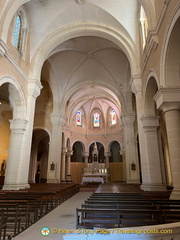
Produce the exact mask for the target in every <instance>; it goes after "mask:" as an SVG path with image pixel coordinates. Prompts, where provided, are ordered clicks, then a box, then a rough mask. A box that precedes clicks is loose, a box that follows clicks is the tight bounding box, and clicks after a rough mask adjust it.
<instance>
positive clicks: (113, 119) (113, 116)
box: [110, 110, 116, 125]
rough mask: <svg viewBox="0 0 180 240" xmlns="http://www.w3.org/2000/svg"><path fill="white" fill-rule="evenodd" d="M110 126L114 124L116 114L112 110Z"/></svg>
mask: <svg viewBox="0 0 180 240" xmlns="http://www.w3.org/2000/svg"><path fill="white" fill-rule="evenodd" d="M110 114H111V125H115V124H116V112H115V111H114V110H111V113H110Z"/></svg>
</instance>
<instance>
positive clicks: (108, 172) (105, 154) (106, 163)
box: [104, 152, 111, 183]
mask: <svg viewBox="0 0 180 240" xmlns="http://www.w3.org/2000/svg"><path fill="white" fill-rule="evenodd" d="M104 156H105V161H106V162H105V166H106V168H107V175H106V179H105V181H106V182H107V183H109V182H110V169H109V157H110V156H111V153H110V152H105V153H104Z"/></svg>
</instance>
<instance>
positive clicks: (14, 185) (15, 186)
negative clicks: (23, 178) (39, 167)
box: [2, 183, 30, 190]
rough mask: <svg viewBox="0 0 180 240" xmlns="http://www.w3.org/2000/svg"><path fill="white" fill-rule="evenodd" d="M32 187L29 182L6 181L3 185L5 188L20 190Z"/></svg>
mask: <svg viewBox="0 0 180 240" xmlns="http://www.w3.org/2000/svg"><path fill="white" fill-rule="evenodd" d="M25 188H30V185H29V184H28V183H5V184H4V186H3V188H2V189H3V190H20V189H25Z"/></svg>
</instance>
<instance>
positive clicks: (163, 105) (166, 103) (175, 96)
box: [154, 87, 180, 112]
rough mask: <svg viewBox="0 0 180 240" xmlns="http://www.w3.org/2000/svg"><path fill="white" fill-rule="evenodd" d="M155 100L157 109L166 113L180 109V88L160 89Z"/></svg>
mask: <svg viewBox="0 0 180 240" xmlns="http://www.w3.org/2000/svg"><path fill="white" fill-rule="evenodd" d="M154 100H155V101H156V105H157V108H158V109H160V110H162V111H164V112H166V111H170V110H175V109H180V87H176V88H175V87H170V88H160V89H159V91H158V92H157V93H156V95H155V96H154Z"/></svg>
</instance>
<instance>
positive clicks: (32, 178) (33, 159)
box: [29, 147, 38, 183]
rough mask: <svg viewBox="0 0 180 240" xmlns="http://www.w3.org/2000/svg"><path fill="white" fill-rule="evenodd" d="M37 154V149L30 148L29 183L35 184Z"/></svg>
mask: <svg viewBox="0 0 180 240" xmlns="http://www.w3.org/2000/svg"><path fill="white" fill-rule="evenodd" d="M37 152H38V148H37V147H32V149H31V159H30V165H29V183H35V175H36V163H37Z"/></svg>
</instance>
